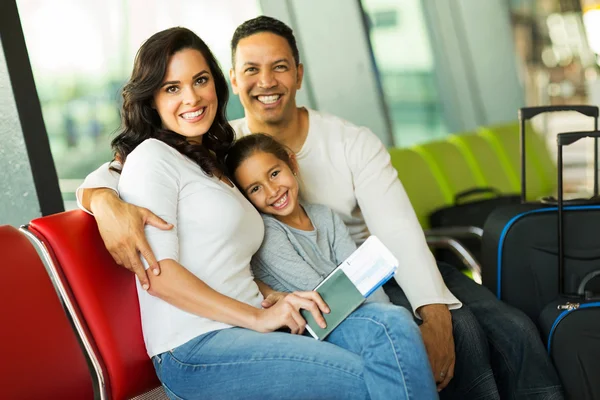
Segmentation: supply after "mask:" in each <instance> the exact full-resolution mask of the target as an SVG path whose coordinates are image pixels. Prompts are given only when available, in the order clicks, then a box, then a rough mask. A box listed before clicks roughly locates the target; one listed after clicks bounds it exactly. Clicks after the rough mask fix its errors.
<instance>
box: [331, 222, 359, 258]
mask: <svg viewBox="0 0 600 400" xmlns="http://www.w3.org/2000/svg"><path fill="white" fill-rule="evenodd" d="M330 211H331V217H332V219H333V230H334V236H333V252H334V254H335V258H336V263H337V264H338V265H339V264H341V263H342V262H343V261H344V260H345V259H346V258H348V257H349V256H350V254H352V253H353V252H354V250H356V243H354V240H352V237H351V236H350V231H349V230H348V227H347V226H346V224H344V222H343V221H342V219H341V218H340V216H339V215H337V213H336V212H335V211H333V210H330Z"/></svg>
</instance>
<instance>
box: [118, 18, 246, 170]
mask: <svg viewBox="0 0 600 400" xmlns="http://www.w3.org/2000/svg"><path fill="white" fill-rule="evenodd" d="M184 49H194V50H198V51H199V52H200V53H201V54H202V56H204V59H205V60H206V62H207V64H208V66H209V68H210V72H211V75H212V77H213V79H214V84H215V90H216V92H217V99H218V100H217V112H216V116H215V120H214V121H213V123H212V125H211V126H210V128H209V130H208V132H206V133H205V134H204V136H203V137H202V144H193V143H190V142H188V141H187V139H186V137H185V136H183V135H179V134H177V133H175V132H172V131H170V130H167V129H165V128H163V127H162V122H161V119H160V117H159V115H158V112H157V111H156V110H155V109H154V108H152V101H153V98H154V94H155V92H156V90H158V89H159V88H160V86H161V85H162V82H163V79H164V77H165V74H166V72H167V65H168V63H169V59H170V57H171V56H172V55H173V54H175V53H177V52H178V51H181V50H184ZM122 95H123V106H122V108H121V128H120V129H119V133H118V135H117V137H115V139H114V140H113V141H112V143H111V145H112V148H113V150H114V152H115V156H116V158H118V159H120V161H121V162H125V160H126V159H127V156H128V155H129V153H131V152H132V151H133V150H134V149H135V148H136V147H137V146H138V145H139V144H140V143H142V142H143V141H144V140H146V139H150V138H154V139H158V140H160V141H162V142H164V143H166V144H168V145H169V146H171V147H173V148H174V149H176V150H177V151H179V152H180V153H181V154H183V155H185V156H187V157H189V158H190V159H192V160H193V161H195V162H196V163H197V164H198V165H199V166H200V168H202V170H203V171H204V172H205V173H206V174H208V175H210V176H212V175H213V174H214V173H215V172H216V173H217V174H220V173H221V171H224V170H225V166H224V159H225V155H226V153H227V149H229V147H230V146H231V143H232V142H233V139H234V137H235V134H234V131H233V128H232V127H231V126H230V125H229V123H228V122H227V118H226V116H225V112H226V108H227V101H228V100H229V90H228V87H227V81H226V80H225V77H224V76H223V72H222V71H221V68H220V67H219V64H218V63H217V60H216V59H215V57H214V56H213V54H212V52H211V51H210V49H209V48H208V46H207V45H206V43H204V41H202V39H200V38H199V37H198V35H196V34H195V33H194V32H192V31H190V30H189V29H186V28H181V27H176V28H170V29H167V30H164V31H161V32H158V33H155V34H154V35H152V36H151V37H150V38H149V39H148V40H146V42H144V44H143V45H142V46H141V47H140V49H139V50H138V52H137V54H136V56H135V61H134V65H133V72H132V73H131V78H130V79H129V81H128V82H127V84H125V86H124V87H123V92H122Z"/></svg>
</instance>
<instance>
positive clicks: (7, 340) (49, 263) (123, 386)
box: [0, 210, 167, 400]
mask: <svg viewBox="0 0 600 400" xmlns="http://www.w3.org/2000/svg"><path fill="white" fill-rule="evenodd" d="M32 243H34V244H35V245H36V248H37V252H36V248H34V247H33V245H32ZM0 250H1V251H2V254H3V255H4V256H5V258H4V260H3V265H2V272H3V274H2V276H3V279H2V288H1V290H0V301H1V302H2V304H4V310H5V312H4V325H3V327H2V334H3V340H2V342H1V344H0V352H1V354H2V355H3V362H2V364H3V368H2V381H3V384H2V389H0V390H1V392H2V396H0V397H2V398H8V399H67V400H68V399H77V400H86V399H101V400H104V399H113V400H121V399H132V398H135V399H138V398H139V399H166V398H167V397H166V394H165V393H164V390H163V389H162V387H161V386H160V382H159V381H158V378H157V377H156V373H155V371H154V367H153V365H152V362H151V360H150V359H149V358H148V355H147V353H146V348H145V345H144V340H143V335H142V329H141V322H140V314H139V306H138V301H137V292H136V288H135V278H134V276H133V275H132V274H131V273H129V272H128V271H126V270H125V269H124V268H121V267H119V266H118V265H116V264H115V262H114V261H113V259H112V257H111V256H110V254H109V253H108V251H107V250H106V249H105V247H104V245H103V242H102V240H101V238H100V235H99V233H98V229H97V227H96V222H95V220H94V218H93V217H91V216H89V215H88V214H86V213H84V212H82V211H79V210H76V211H69V212H66V213H61V214H55V215H51V216H47V217H43V218H38V219H36V220H33V221H31V223H30V224H29V225H28V226H26V227H23V228H21V229H20V230H17V229H15V228H13V227H11V226H0ZM38 253H39V255H38ZM6 255H8V256H6ZM42 260H43V262H42Z"/></svg>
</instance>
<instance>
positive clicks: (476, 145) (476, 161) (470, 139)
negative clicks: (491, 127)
mask: <svg viewBox="0 0 600 400" xmlns="http://www.w3.org/2000/svg"><path fill="white" fill-rule="evenodd" d="M448 141H449V142H450V143H452V144H454V145H455V146H456V147H458V149H459V151H460V152H461V154H462V156H463V157H464V159H465V161H466V162H467V164H468V165H469V168H470V169H471V172H472V173H473V175H474V176H476V179H477V181H479V182H484V186H487V187H492V188H495V189H498V190H499V191H500V193H502V194H512V193H519V191H520V190H521V188H520V187H519V186H518V183H517V182H515V181H514V180H512V179H511V177H510V175H509V174H508V173H507V172H506V170H505V169H504V168H503V166H502V162H501V161H500V158H499V157H498V154H497V153H496V152H495V151H494V148H493V147H492V146H491V145H490V143H489V142H488V141H487V140H486V139H484V138H483V137H482V136H480V135H478V134H475V133H466V134H453V135H450V136H448Z"/></svg>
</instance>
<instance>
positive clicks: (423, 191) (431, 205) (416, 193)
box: [389, 148, 450, 229]
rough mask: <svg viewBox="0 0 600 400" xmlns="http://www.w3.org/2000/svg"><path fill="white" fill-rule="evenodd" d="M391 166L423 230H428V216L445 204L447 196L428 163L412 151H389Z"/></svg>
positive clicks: (397, 149)
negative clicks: (396, 172) (396, 173)
mask: <svg viewBox="0 0 600 400" xmlns="http://www.w3.org/2000/svg"><path fill="white" fill-rule="evenodd" d="M389 153H390V157H391V161H392V166H393V167H394V168H395V169H396V171H398V178H399V179H400V182H402V185H403V186H404V190H406V193H407V194H408V198H409V199H410V202H411V204H412V206H413V208H414V210H415V212H416V214H417V218H418V219H419V223H420V224H421V226H422V227H423V229H427V228H429V214H430V213H431V212H432V211H434V210H436V209H438V208H440V207H443V206H445V205H447V204H450V202H449V199H448V197H447V195H446V194H445V192H444V189H442V188H441V187H440V185H439V179H438V178H436V176H435V175H434V173H433V172H432V170H431V169H430V167H429V165H428V163H427V162H426V161H425V160H424V159H423V157H422V156H421V155H420V154H419V153H418V152H416V151H415V150H413V149H406V148H404V149H399V148H392V149H389Z"/></svg>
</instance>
